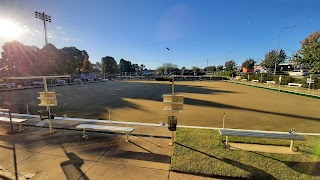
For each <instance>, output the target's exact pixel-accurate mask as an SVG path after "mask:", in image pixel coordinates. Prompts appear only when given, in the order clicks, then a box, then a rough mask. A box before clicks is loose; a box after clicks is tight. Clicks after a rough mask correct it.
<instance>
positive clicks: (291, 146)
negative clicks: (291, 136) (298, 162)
mask: <svg viewBox="0 0 320 180" xmlns="http://www.w3.org/2000/svg"><path fill="white" fill-rule="evenodd" d="M292 149H293V140H291V144H290V150H291V151H292Z"/></svg>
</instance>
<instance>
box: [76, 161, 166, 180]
mask: <svg viewBox="0 0 320 180" xmlns="http://www.w3.org/2000/svg"><path fill="white" fill-rule="evenodd" d="M168 173H169V172H168V171H166V170H160V169H151V168H143V167H136V166H130V165H123V164H114V163H107V162H97V163H96V164H95V165H94V166H93V167H91V168H90V170H88V171H87V172H86V177H87V178H88V179H90V180H100V179H108V180H137V179H139V180H165V179H168ZM80 179H81V180H85V178H80Z"/></svg>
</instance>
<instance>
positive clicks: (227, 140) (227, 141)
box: [226, 136, 229, 146]
mask: <svg viewBox="0 0 320 180" xmlns="http://www.w3.org/2000/svg"><path fill="white" fill-rule="evenodd" d="M228 143H229V139H228V136H226V145H227V146H228Z"/></svg>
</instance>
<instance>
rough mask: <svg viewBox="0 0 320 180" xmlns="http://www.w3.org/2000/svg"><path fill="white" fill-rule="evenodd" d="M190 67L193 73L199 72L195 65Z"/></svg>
mask: <svg viewBox="0 0 320 180" xmlns="http://www.w3.org/2000/svg"><path fill="white" fill-rule="evenodd" d="M191 69H192V71H193V72H194V73H199V72H200V68H199V67H197V66H193V67H192V68H191Z"/></svg>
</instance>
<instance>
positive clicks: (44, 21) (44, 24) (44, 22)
mask: <svg viewBox="0 0 320 180" xmlns="http://www.w3.org/2000/svg"><path fill="white" fill-rule="evenodd" d="M43 16H44V13H43ZM43 26H44V38H45V41H46V45H47V44H48V39H47V26H46V20H45V18H43Z"/></svg>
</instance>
